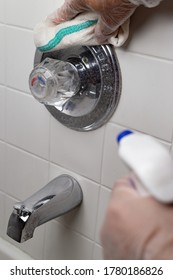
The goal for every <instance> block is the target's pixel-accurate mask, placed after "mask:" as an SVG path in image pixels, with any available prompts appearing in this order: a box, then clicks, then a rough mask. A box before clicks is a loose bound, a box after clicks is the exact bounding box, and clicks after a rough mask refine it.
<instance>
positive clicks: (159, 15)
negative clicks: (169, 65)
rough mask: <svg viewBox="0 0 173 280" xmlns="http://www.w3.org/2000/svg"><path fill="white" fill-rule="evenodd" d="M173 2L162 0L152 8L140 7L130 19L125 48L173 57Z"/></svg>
mask: <svg viewBox="0 0 173 280" xmlns="http://www.w3.org/2000/svg"><path fill="white" fill-rule="evenodd" d="M172 10H173V2H172V1H170V0H164V1H162V2H161V4H160V5H159V6H157V7H156V8H153V9H146V8H144V7H142V6H141V7H140V8H138V9H137V10H136V12H135V14H134V15H133V17H132V19H131V25H130V39H129V40H128V43H127V47H126V48H125V49H126V50H127V49H128V50H129V51H133V52H138V53H143V54H148V55H152V56H157V57H163V58H166V59H173V53H172V49H173V32H172V25H173V17H172Z"/></svg>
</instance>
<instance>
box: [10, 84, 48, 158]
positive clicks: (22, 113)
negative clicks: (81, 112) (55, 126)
mask: <svg viewBox="0 0 173 280" xmlns="http://www.w3.org/2000/svg"><path fill="white" fill-rule="evenodd" d="M6 102H7V109H6V112H7V117H6V139H7V141H8V142H9V143H11V144H13V145H15V146H18V147H20V148H23V149H24V150H27V151H28V152H31V153H33V154H35V155H38V156H40V157H42V158H45V159H48V158H49V126H50V116H49V113H48V111H47V109H46V108H45V107H44V106H43V105H42V104H39V103H38V102H37V101H36V100H35V99H34V98H33V97H32V96H30V95H28V94H22V93H20V92H17V91H15V90H12V89H6Z"/></svg>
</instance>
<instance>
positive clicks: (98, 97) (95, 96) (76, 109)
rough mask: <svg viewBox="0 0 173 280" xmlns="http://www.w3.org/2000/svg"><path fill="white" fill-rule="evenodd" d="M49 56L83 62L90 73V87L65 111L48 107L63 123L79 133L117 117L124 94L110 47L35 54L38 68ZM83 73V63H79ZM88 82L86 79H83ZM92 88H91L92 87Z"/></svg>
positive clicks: (89, 47) (115, 60) (78, 95)
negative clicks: (120, 100) (116, 111)
mask: <svg viewBox="0 0 173 280" xmlns="http://www.w3.org/2000/svg"><path fill="white" fill-rule="evenodd" d="M46 57H51V58H54V59H58V60H63V61H69V60H70V61H74V62H75V60H79V61H81V62H82V64H83V65H84V67H85V69H86V70H87V71H88V73H89V78H88V80H87V79H86V81H85V83H87V85H86V88H85V85H84V86H83V87H84V89H83V90H81V91H80V92H79V93H78V94H77V96H74V97H72V98H70V99H69V100H67V102H66V103H65V104H64V106H63V107H62V108H59V107H58V106H50V105H45V106H46V108H47V109H48V111H49V112H50V113H51V114H52V115H53V117H54V118H55V119H57V120H58V121H59V122H60V123H62V124H63V125H65V126H66V127H68V128H71V129H73V130H77V131H92V130H95V129H97V128H99V127H101V126H102V125H104V124H105V123H106V122H107V121H108V120H109V119H110V118H111V117H112V115H113V114H114V112H115V110H116V108H117V105H118V102H119V99H120V95H121V71H120V67H119V62H118V59H117V56H116V54H115V51H114V48H113V47H112V46H110V45H100V46H83V47H75V48H70V49H64V50H61V51H56V52H50V53H41V52H39V51H38V50H37V51H36V54H35V60H34V65H35V66H37V65H38V64H39V63H40V62H41V61H42V60H44V59H45V58H46ZM75 66H76V67H79V69H78V71H79V72H80V67H81V64H80V63H79V64H78V63H76V64H75ZM83 78H84V80H85V78H86V77H83ZM88 85H89V86H88Z"/></svg>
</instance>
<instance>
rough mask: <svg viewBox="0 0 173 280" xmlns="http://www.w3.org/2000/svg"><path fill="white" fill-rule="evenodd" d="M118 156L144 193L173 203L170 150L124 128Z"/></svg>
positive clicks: (147, 137) (151, 139) (172, 165)
mask: <svg viewBox="0 0 173 280" xmlns="http://www.w3.org/2000/svg"><path fill="white" fill-rule="evenodd" d="M117 142H118V144H119V156H120V158H121V159H122V160H123V161H124V162H125V163H126V164H127V166H128V167H129V168H130V169H131V170H132V171H133V174H134V178H135V179H134V180H135V185H136V187H137V189H138V191H139V192H140V193H141V194H142V195H151V196H153V197H154V198H155V199H157V200H158V201H160V202H162V203H172V202H173V159H172V157H171V155H170V154H169V151H168V150H167V149H166V148H165V147H164V146H163V145H162V144H161V143H160V142H158V141H157V140H156V139H154V138H153V137H151V136H148V135H142V134H137V133H133V132H132V131H130V130H125V131H123V132H122V133H120V134H119V135H118V137H117Z"/></svg>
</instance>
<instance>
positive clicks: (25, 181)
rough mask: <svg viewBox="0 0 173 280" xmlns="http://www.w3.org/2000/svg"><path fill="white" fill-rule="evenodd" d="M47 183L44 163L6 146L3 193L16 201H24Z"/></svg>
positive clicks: (46, 169) (46, 167)
mask: <svg viewBox="0 0 173 280" xmlns="http://www.w3.org/2000/svg"><path fill="white" fill-rule="evenodd" d="M47 182H48V163H47V162H46V161H44V160H41V159H40V158H37V157H35V156H33V155H31V154H29V153H26V152H24V151H22V150H19V149H17V148H14V147H12V146H9V145H7V159H6V186H5V189H4V191H5V192H7V193H8V194H10V195H11V196H13V197H15V198H16V199H20V200H25V199H26V198H27V197H29V196H30V195H32V194H33V193H34V192H36V191H38V190H39V189H40V188H42V187H44V185H46V184H47Z"/></svg>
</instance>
